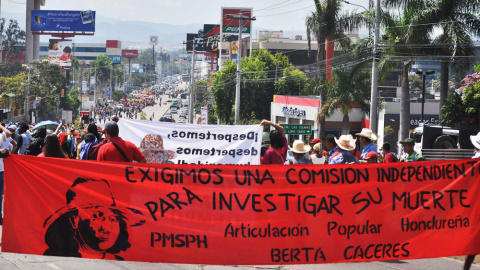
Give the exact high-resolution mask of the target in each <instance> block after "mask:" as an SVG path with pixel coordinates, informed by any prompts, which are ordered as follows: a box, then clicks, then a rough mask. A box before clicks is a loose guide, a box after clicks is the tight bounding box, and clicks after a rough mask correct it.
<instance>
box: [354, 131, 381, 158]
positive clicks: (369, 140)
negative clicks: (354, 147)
mask: <svg viewBox="0 0 480 270" xmlns="http://www.w3.org/2000/svg"><path fill="white" fill-rule="evenodd" d="M355 135H357V136H359V137H360V144H362V145H363V150H362V154H361V155H360V159H361V161H360V162H362V161H364V160H365V157H366V156H367V155H368V153H370V152H375V153H377V146H376V145H375V144H374V143H373V141H376V140H377V136H376V135H375V134H373V132H372V131H371V130H370V129H368V128H362V131H361V132H360V133H356V134H355ZM366 162H367V161H366V160H365V161H364V162H363V163H366Z"/></svg>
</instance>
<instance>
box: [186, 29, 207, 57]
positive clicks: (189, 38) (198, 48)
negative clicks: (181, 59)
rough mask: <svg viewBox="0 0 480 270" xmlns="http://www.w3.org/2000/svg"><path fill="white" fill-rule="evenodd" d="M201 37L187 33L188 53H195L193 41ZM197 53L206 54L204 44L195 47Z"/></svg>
mask: <svg viewBox="0 0 480 270" xmlns="http://www.w3.org/2000/svg"><path fill="white" fill-rule="evenodd" d="M200 38H201V37H200V35H199V34H192V33H187V44H186V45H187V52H191V51H193V43H192V41H193V40H194V39H200ZM197 42H202V41H201V40H197ZM195 51H197V52H205V51H206V50H205V47H204V45H203V44H197V46H195Z"/></svg>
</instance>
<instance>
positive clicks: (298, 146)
mask: <svg viewBox="0 0 480 270" xmlns="http://www.w3.org/2000/svg"><path fill="white" fill-rule="evenodd" d="M288 148H290V151H292V153H293V159H290V160H287V161H285V165H292V164H313V163H312V160H311V159H310V156H309V155H308V152H310V146H309V145H305V144H304V143H303V142H302V141H301V140H295V141H294V142H293V146H292V147H290V146H289V147H288Z"/></svg>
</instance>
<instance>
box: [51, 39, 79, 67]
mask: <svg viewBox="0 0 480 270" xmlns="http://www.w3.org/2000/svg"><path fill="white" fill-rule="evenodd" d="M72 48H73V44H72V41H71V40H60V39H50V40H49V44H48V58H49V59H50V62H52V63H54V64H58V65H59V66H61V67H71V66H72Z"/></svg>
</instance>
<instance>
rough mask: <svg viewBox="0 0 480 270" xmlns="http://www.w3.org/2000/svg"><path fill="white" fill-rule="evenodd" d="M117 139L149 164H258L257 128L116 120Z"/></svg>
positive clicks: (260, 128) (259, 146)
mask: <svg viewBox="0 0 480 270" xmlns="http://www.w3.org/2000/svg"><path fill="white" fill-rule="evenodd" d="M118 126H119V129H120V134H119V136H120V137H122V139H124V140H127V141H130V142H132V143H134V144H135V145H136V146H137V147H138V148H139V149H140V151H142V153H143V154H144V155H145V157H146V158H147V162H149V163H175V164H250V165H259V164H260V149H261V143H262V132H263V128H262V126H260V125H245V126H240V125H238V126H226V125H224V126H217V125H191V124H174V123H164V122H151V121H142V120H130V119H120V121H119V122H118Z"/></svg>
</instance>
